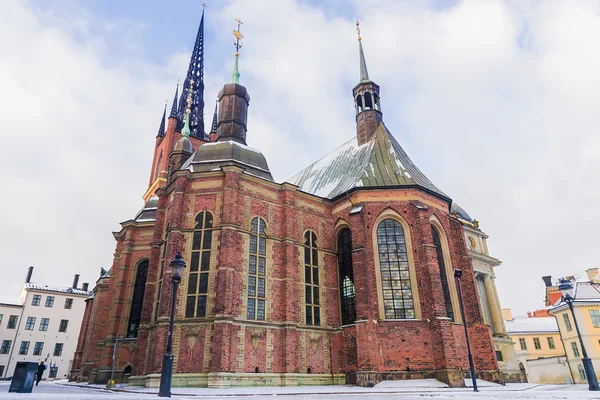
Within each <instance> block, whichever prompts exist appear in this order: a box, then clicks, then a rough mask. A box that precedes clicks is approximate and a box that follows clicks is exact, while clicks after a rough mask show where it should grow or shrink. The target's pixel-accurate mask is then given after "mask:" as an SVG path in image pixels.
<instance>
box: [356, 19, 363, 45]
mask: <svg viewBox="0 0 600 400" xmlns="http://www.w3.org/2000/svg"><path fill="white" fill-rule="evenodd" d="M356 32H358V40H362V38H361V37H360V22H358V20H356Z"/></svg>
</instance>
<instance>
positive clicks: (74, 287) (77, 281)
mask: <svg viewBox="0 0 600 400" xmlns="http://www.w3.org/2000/svg"><path fill="white" fill-rule="evenodd" d="M78 284H79V274H75V278H73V289H77V285H78Z"/></svg>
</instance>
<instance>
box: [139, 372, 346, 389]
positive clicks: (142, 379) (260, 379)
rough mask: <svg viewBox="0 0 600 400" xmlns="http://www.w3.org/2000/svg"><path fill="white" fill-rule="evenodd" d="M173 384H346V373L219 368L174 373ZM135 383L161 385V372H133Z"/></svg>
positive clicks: (216, 385) (211, 386)
mask: <svg viewBox="0 0 600 400" xmlns="http://www.w3.org/2000/svg"><path fill="white" fill-rule="evenodd" d="M171 383H172V386H173V387H202V388H212V389H227V388H232V387H249V386H311V385H312V386H319V385H343V384H345V383H346V374H276V373H256V374H255V373H231V372H216V373H209V374H191V373H190V374H173V379H172V381H171ZM129 384H130V385H132V386H145V387H149V388H157V387H159V386H160V374H149V375H146V376H132V377H130V378H129Z"/></svg>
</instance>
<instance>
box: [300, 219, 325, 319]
mask: <svg viewBox="0 0 600 400" xmlns="http://www.w3.org/2000/svg"><path fill="white" fill-rule="evenodd" d="M319 297H320V295H319V250H318V249H317V235H316V234H315V233H314V232H312V231H308V232H306V233H305V234H304V301H305V303H306V325H321V306H320V298H319Z"/></svg>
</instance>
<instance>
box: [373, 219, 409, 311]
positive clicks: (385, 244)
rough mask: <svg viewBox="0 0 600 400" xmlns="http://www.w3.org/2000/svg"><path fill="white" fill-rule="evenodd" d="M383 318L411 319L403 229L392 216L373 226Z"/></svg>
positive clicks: (407, 266)
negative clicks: (375, 233) (375, 230)
mask: <svg viewBox="0 0 600 400" xmlns="http://www.w3.org/2000/svg"><path fill="white" fill-rule="evenodd" d="M377 245H378V250H379V267H380V272H381V286H382V291H383V310H384V316H385V318H399V319H402V318H415V306H414V302H413V295H412V287H411V282H410V270H409V265H408V255H407V252H406V242H405V239H404V229H403V228H402V225H400V223H399V222H397V221H395V220H393V219H386V220H383V221H382V222H381V223H380V224H379V226H378V227H377Z"/></svg>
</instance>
